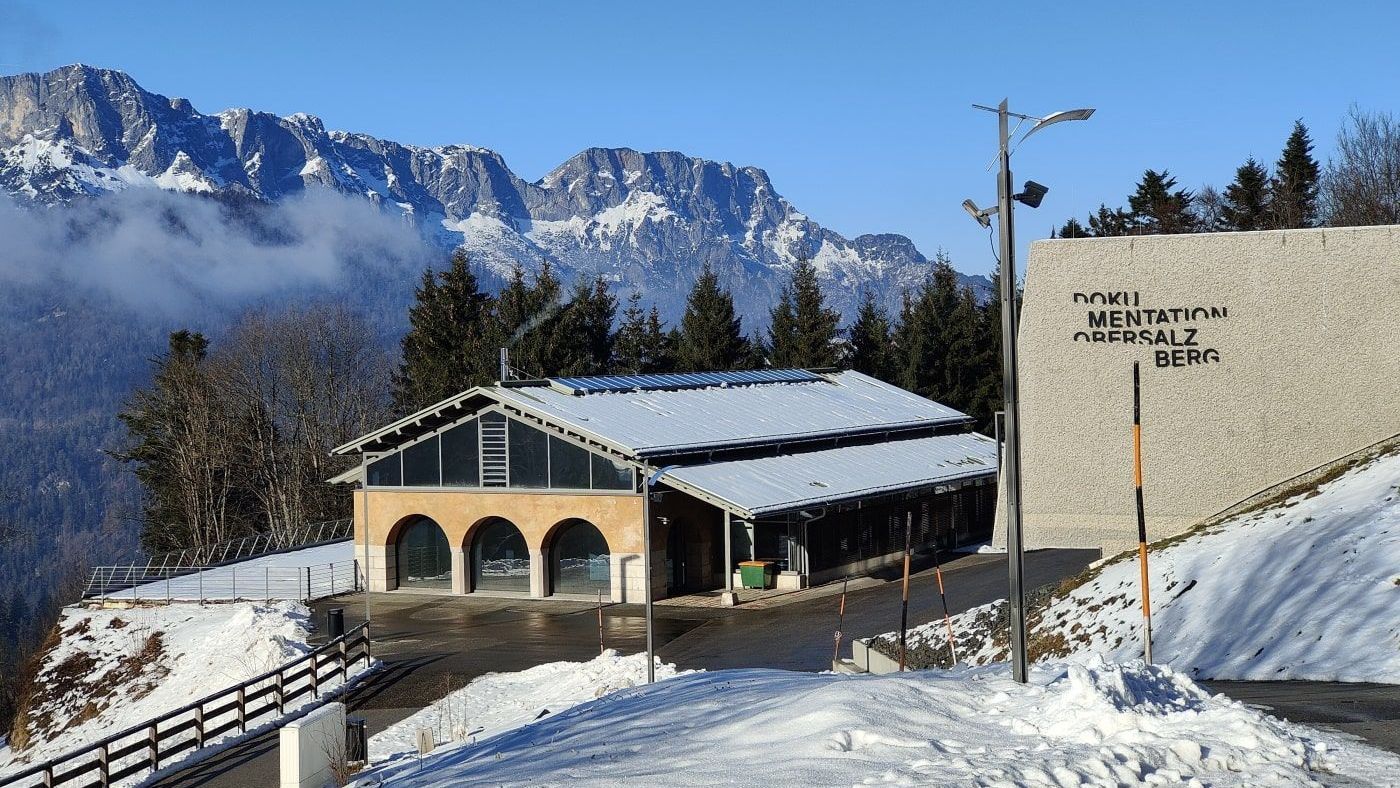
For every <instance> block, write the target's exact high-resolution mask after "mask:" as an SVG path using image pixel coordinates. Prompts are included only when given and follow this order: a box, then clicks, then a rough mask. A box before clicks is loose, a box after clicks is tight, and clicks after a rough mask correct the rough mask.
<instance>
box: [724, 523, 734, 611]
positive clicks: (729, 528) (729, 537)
mask: <svg viewBox="0 0 1400 788" xmlns="http://www.w3.org/2000/svg"><path fill="white" fill-rule="evenodd" d="M724 590H725V591H733V590H734V523H733V522H732V521H731V520H730V517H729V510H728V509H725V510H724Z"/></svg>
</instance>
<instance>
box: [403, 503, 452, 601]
mask: <svg viewBox="0 0 1400 788" xmlns="http://www.w3.org/2000/svg"><path fill="white" fill-rule="evenodd" d="M396 553H397V556H396V557H397V559H398V576H399V586H400V587H407V588H451V587H452V550H451V549H450V548H449V547H448V546H447V536H445V535H444V534H443V532H442V529H441V528H439V527H438V524H437V523H435V522H433V521H432V520H430V519H428V518H427V517H424V518H421V519H419V520H418V521H416V522H414V523H413V524H412V525H410V526H408V527H407V528H405V529H404V531H403V534H402V535H401V536H399V542H398V545H397V549H396Z"/></svg>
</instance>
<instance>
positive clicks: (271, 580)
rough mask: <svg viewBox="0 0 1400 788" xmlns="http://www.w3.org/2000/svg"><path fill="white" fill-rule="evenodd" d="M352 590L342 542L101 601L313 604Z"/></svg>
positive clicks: (351, 561)
mask: <svg viewBox="0 0 1400 788" xmlns="http://www.w3.org/2000/svg"><path fill="white" fill-rule="evenodd" d="M308 569H309V570H310V573H309V574H308V572H307V570H308ZM354 587H355V545H354V543H353V542H350V541H348V540H347V541H344V542H335V543H333V544H323V545H318V546H316V547H308V548H306V549H304V550H291V551H288V552H285V553H276V554H273V555H265V556H260V557H258V558H250V559H248V560H246V561H238V562H236V563H232V564H227V565H225V566H218V567H214V568H213V569H206V570H204V571H203V572H195V573H193V574H188V575H181V576H179V577H172V578H170V579H169V580H168V581H166V580H159V581H156V582H153V583H146V584H144V585H140V586H136V587H135V588H130V589H127V590H125V591H114V592H112V593H110V594H106V595H105V596H106V598H107V599H153V600H164V599H167V598H169V599H180V600H199V599H201V598H203V599H206V600H211V599H212V600H233V599H262V600H268V599H297V600H301V599H319V598H321V597H326V596H331V595H332V594H337V593H342V592H345V591H350V590H353V589H354Z"/></svg>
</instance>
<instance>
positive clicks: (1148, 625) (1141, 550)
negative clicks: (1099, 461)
mask: <svg viewBox="0 0 1400 788" xmlns="http://www.w3.org/2000/svg"><path fill="white" fill-rule="evenodd" d="M1140 381H1141V374H1140V373H1139V371H1138V362H1136V361H1134V362H1133V486H1134V487H1135V488H1136V490H1137V527H1138V567H1139V569H1140V570H1141V583H1142V624H1143V639H1142V653H1143V658H1144V659H1145V660H1146V661H1147V663H1148V664H1149V665H1150V664H1152V601H1151V595H1150V593H1149V591H1148V573H1147V518H1146V515H1144V514H1143V510H1142V394H1141V389H1142V384H1141V382H1140Z"/></svg>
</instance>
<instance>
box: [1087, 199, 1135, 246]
mask: <svg viewBox="0 0 1400 788" xmlns="http://www.w3.org/2000/svg"><path fill="white" fill-rule="evenodd" d="M1135 226H1136V223H1135V222H1134V220H1133V215H1132V213H1130V212H1128V211H1125V210H1123V209H1122V208H1116V209H1110V208H1109V207H1108V206H1107V205H1103V204H1100V205H1099V210H1098V211H1096V212H1095V213H1093V214H1091V215H1090V216H1089V233H1090V235H1093V236H1094V237H1095V238H1113V237H1117V236H1120V235H1129V234H1131V233H1132V232H1133V229H1134V227H1135Z"/></svg>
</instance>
